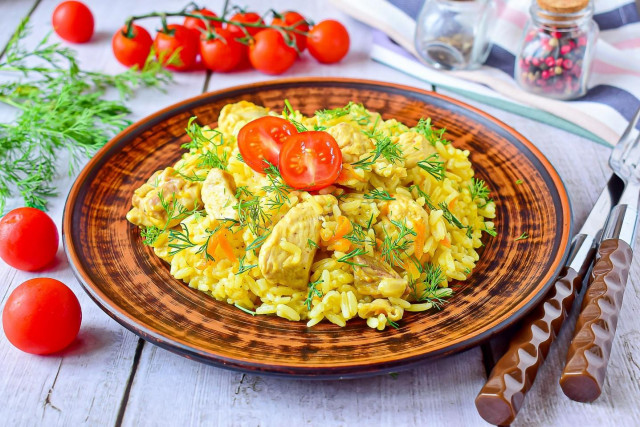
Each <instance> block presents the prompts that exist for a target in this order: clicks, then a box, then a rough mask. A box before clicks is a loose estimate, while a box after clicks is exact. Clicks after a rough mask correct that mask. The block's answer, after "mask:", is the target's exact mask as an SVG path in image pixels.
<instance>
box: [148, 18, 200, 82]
mask: <svg viewBox="0 0 640 427" xmlns="http://www.w3.org/2000/svg"><path fill="white" fill-rule="evenodd" d="M167 29H168V31H167V32H166V33H165V32H163V31H159V32H158V34H156V39H155V40H154V42H153V46H154V48H155V50H156V58H158V60H160V61H161V62H162V65H164V66H165V67H166V68H169V69H172V70H177V71H185V70H188V69H189V68H191V66H192V65H193V64H194V63H195V62H196V56H198V38H197V37H196V36H195V35H194V34H193V32H192V31H191V30H189V29H188V28H185V27H184V26H182V25H178V24H171V25H169V26H167Z"/></svg>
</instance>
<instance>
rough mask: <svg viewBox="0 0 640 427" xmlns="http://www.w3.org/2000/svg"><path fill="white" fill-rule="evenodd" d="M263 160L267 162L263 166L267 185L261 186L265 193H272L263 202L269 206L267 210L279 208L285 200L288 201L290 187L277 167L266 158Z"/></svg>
mask: <svg viewBox="0 0 640 427" xmlns="http://www.w3.org/2000/svg"><path fill="white" fill-rule="evenodd" d="M265 162H266V163H267V164H268V167H267V168H265V170H264V173H265V174H266V176H267V179H268V180H269V185H266V186H264V187H262V190H263V191H264V192H265V193H267V195H273V198H271V197H268V198H267V201H266V202H265V204H266V205H267V206H268V207H269V210H279V209H280V208H281V207H282V206H283V205H284V204H285V202H289V193H290V192H291V190H292V188H291V187H290V186H288V185H287V184H286V183H285V182H284V179H283V178H282V175H281V174H280V171H279V170H278V168H277V167H275V166H274V165H272V164H271V163H269V162H268V161H266V160H265Z"/></svg>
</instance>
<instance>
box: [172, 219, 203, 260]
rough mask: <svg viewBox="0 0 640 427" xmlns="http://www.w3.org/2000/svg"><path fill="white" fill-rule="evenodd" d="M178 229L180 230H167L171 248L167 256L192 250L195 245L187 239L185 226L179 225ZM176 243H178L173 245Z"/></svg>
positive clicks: (187, 234)
mask: <svg viewBox="0 0 640 427" xmlns="http://www.w3.org/2000/svg"><path fill="white" fill-rule="evenodd" d="M180 228H181V230H169V242H170V243H169V247H170V248H171V251H169V255H175V254H177V253H178V252H180V251H183V250H185V249H188V248H193V247H194V246H195V245H196V244H195V243H193V242H192V241H191V238H190V237H189V228H188V227H187V224H184V223H181V224H180ZM176 241H177V242H178V243H175V242H176Z"/></svg>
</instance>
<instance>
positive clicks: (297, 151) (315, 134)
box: [279, 131, 342, 190]
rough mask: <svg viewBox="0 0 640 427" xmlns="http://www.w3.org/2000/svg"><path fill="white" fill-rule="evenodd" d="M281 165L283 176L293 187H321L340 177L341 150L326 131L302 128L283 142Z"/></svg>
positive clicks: (305, 188)
mask: <svg viewBox="0 0 640 427" xmlns="http://www.w3.org/2000/svg"><path fill="white" fill-rule="evenodd" d="M279 168H280V173H281V174H282V178H283V179H284V180H285V182H286V183H287V184H289V185H290V186H291V187H293V188H296V189H300V190H319V189H321V188H324V187H327V186H329V185H331V184H333V183H334V182H335V180H336V179H338V175H340V170H341V169H342V151H340V147H339V146H338V143H337V142H336V140H335V139H333V137H332V136H331V135H330V134H329V133H327V132H322V131H309V132H300V133H299V134H296V135H292V136H291V137H289V138H288V139H287V141H286V142H285V143H284V145H283V146H282V149H281V150H280V165H279Z"/></svg>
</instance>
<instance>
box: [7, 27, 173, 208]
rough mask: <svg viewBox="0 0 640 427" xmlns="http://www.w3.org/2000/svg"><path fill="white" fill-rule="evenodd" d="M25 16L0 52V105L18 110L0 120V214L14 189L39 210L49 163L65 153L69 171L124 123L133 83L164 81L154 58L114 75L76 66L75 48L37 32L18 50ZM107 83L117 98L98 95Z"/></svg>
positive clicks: (49, 181)
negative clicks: (1, 54)
mask: <svg viewBox="0 0 640 427" xmlns="http://www.w3.org/2000/svg"><path fill="white" fill-rule="evenodd" d="M27 24H28V18H25V19H24V20H22V22H21V23H20V25H19V26H18V29H17V31H16V33H15V34H14V35H13V37H12V38H11V40H10V41H9V44H8V46H7V49H6V54H5V58H4V61H2V62H0V71H3V72H8V73H11V74H15V75H16V77H17V79H16V80H14V81H11V82H8V83H2V84H0V103H4V104H6V105H9V106H11V107H14V108H15V109H17V110H18V114H17V117H15V118H14V119H13V120H11V121H10V122H7V123H0V214H2V212H3V211H4V207H5V204H6V200H7V198H9V197H12V196H15V195H17V194H20V195H21V196H22V199H23V200H24V203H25V205H27V206H32V207H37V208H40V209H45V208H46V207H47V200H46V199H47V198H48V197H51V196H54V195H55V194H56V185H55V182H54V181H55V177H56V175H57V172H58V170H57V160H58V159H59V157H60V155H61V153H62V152H65V151H66V152H67V154H68V156H69V163H68V170H69V173H70V174H73V173H74V170H75V168H76V167H78V166H79V165H80V163H81V162H82V160H83V159H85V158H87V157H90V156H92V155H93V154H94V153H95V152H96V151H97V150H98V149H99V148H100V147H102V146H103V145H104V144H105V143H106V142H107V141H108V140H109V139H110V138H111V137H112V136H113V135H114V134H115V133H116V132H118V131H120V130H122V129H123V128H124V127H126V126H127V125H129V124H130V121H129V120H128V119H127V115H128V113H129V109H128V108H127V107H126V106H125V104H124V103H123V99H126V98H127V97H129V96H131V95H132V94H133V92H134V91H135V90H136V89H137V88H139V87H159V86H161V85H163V84H165V83H167V82H168V81H170V80H171V74H170V73H168V72H167V71H165V70H163V69H162V67H161V66H160V64H159V63H157V62H156V61H155V60H151V59H149V60H147V63H146V64H145V66H144V67H143V69H142V70H140V71H137V70H134V69H132V70H127V71H125V72H123V73H120V74H117V75H113V76H112V75H108V74H104V73H100V72H91V71H85V70H82V69H80V67H79V65H78V61H77V59H76V53H75V52H74V51H73V50H71V49H69V48H66V47H63V46H61V45H60V44H58V43H52V42H50V41H49V36H46V37H44V38H43V39H42V40H41V41H40V42H39V43H38V44H37V45H36V46H35V47H33V48H29V49H27V48H25V47H24V46H23V44H22V40H23V39H24V38H25V37H26V36H27V34H28V32H29V30H28V26H27ZM108 88H115V89H116V90H117V91H118V93H119V94H120V99H119V100H107V99H105V92H106V90H107V89H108Z"/></svg>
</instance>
